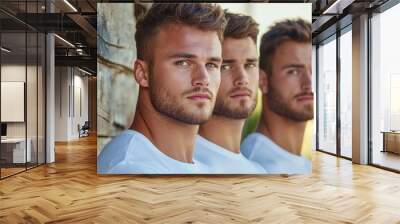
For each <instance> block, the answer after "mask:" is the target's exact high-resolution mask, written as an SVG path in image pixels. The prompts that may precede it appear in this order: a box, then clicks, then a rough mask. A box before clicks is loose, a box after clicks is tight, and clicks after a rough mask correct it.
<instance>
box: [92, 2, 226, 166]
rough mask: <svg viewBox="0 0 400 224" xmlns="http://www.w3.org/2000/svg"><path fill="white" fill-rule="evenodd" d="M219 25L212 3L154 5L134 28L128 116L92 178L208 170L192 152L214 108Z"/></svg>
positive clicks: (219, 16)
mask: <svg viewBox="0 0 400 224" xmlns="http://www.w3.org/2000/svg"><path fill="white" fill-rule="evenodd" d="M225 25H226V20H225V17H224V12H223V10H222V9H221V8H220V7H219V6H217V5H215V4H211V3H187V4H184V3H180V4H156V3H155V4H153V5H152V7H151V8H150V9H149V11H148V12H147V13H146V15H145V16H144V17H143V18H142V19H140V20H139V21H138V22H137V24H136V34H135V39H136V47H137V57H138V59H137V60H136V61H135V64H134V71H133V73H134V76H135V79H136V81H137V83H138V84H139V87H140V89H139V97H138V103H137V109H136V112H135V118H134V121H133V124H132V125H131V127H130V129H131V130H127V131H124V132H123V133H121V134H120V135H118V136H117V137H115V138H114V139H113V140H111V142H110V143H109V144H107V145H106V146H105V148H104V149H103V150H102V152H101V153H100V155H99V158H98V164H97V165H98V172H99V173H104V174H110V173H111V174H112V173H118V174H122V173H124V174H129V173H139V174H155V173H161V174H181V173H207V172H208V170H207V167H205V166H203V165H202V163H200V162H198V161H196V160H194V159H193V147H194V143H195V136H196V134H197V132H198V128H199V124H202V123H204V122H206V121H207V120H208V119H209V117H210V116H211V113H212V110H213V108H214V104H215V98H216V94H217V91H218V87H219V84H220V78H221V71H220V67H221V63H222V58H221V55H222V53H221V41H222V38H223V30H224V28H225Z"/></svg>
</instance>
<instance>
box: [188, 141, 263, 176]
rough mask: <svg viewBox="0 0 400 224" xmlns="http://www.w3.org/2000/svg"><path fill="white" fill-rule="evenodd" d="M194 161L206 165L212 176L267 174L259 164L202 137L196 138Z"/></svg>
mask: <svg viewBox="0 0 400 224" xmlns="http://www.w3.org/2000/svg"><path fill="white" fill-rule="evenodd" d="M194 159H196V161H199V162H201V163H202V164H204V165H206V166H207V168H208V170H210V173H212V174H266V173H267V172H266V171H265V170H264V168H262V167H261V166H260V165H259V164H257V163H254V162H252V161H250V160H248V159H247V158H246V157H244V156H243V155H242V154H241V153H234V152H231V151H229V150H227V149H225V148H223V147H221V146H219V145H217V144H215V143H213V142H211V141H209V140H207V139H205V138H203V137H202V136H200V135H197V136H196V144H195V150H194Z"/></svg>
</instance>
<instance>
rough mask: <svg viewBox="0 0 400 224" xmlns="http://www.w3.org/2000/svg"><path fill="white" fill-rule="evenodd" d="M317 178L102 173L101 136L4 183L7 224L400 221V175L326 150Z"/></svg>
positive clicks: (0, 188)
mask: <svg viewBox="0 0 400 224" xmlns="http://www.w3.org/2000/svg"><path fill="white" fill-rule="evenodd" d="M313 164H314V168H313V169H314V172H313V174H312V176H309V177H305V176H289V177H284V176H243V175H235V176H228V175H227V176H128V175H125V176H100V175H97V174H96V139H95V138H94V137H90V138H84V139H83V140H81V141H77V142H71V143H69V144H57V147H56V163H54V164H50V165H46V166H41V167H38V168H35V169H32V170H29V171H27V172H25V173H21V174H18V175H16V176H13V177H10V178H7V179H5V180H2V181H0V223H43V222H48V223H213V224H214V223H373V224H376V223H385V224H386V223H400V175H399V174H396V173H392V172H388V171H384V170H381V169H378V168H374V167H370V166H359V165H353V164H351V162H350V161H348V160H343V159H337V158H336V157H333V156H330V155H326V154H323V153H316V154H315V155H314V161H313Z"/></svg>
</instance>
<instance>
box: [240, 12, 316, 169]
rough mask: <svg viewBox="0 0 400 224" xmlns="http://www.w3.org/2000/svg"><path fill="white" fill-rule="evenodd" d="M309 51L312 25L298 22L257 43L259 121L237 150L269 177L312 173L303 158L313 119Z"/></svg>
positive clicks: (279, 26) (284, 25) (287, 23)
mask: <svg viewBox="0 0 400 224" xmlns="http://www.w3.org/2000/svg"><path fill="white" fill-rule="evenodd" d="M311 49H312V47H311V25H310V23H308V22H306V21H304V20H301V19H298V20H285V21H282V22H279V23H276V24H275V25H274V26H272V27H271V28H270V30H269V31H268V32H267V33H265V34H264V35H263V37H262V39H261V46H260V88H261V91H262V93H263V108H262V115H261V121H260V124H259V126H258V129H257V132H255V133H253V134H250V135H249V136H248V137H247V138H246V139H245V140H244V141H243V143H242V147H241V150H242V153H243V154H244V155H245V156H246V157H247V158H249V159H250V160H253V161H256V162H258V163H259V164H261V165H262V166H263V167H264V168H265V169H266V171H267V172H269V173H274V174H304V173H311V161H310V160H309V159H307V158H305V157H303V156H302V155H301V148H302V143H303V137H304V132H305V128H306V122H307V121H308V120H311V119H313V115H314V109H313V104H314V101H313V92H312V89H311Z"/></svg>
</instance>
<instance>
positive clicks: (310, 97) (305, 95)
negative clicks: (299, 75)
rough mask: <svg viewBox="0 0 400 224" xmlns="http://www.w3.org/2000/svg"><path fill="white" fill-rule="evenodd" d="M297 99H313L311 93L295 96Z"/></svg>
mask: <svg viewBox="0 0 400 224" xmlns="http://www.w3.org/2000/svg"><path fill="white" fill-rule="evenodd" d="M296 99H297V100H298V101H309V100H314V95H313V94H302V95H299V96H297V97H296Z"/></svg>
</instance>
